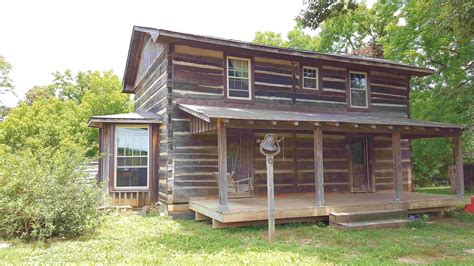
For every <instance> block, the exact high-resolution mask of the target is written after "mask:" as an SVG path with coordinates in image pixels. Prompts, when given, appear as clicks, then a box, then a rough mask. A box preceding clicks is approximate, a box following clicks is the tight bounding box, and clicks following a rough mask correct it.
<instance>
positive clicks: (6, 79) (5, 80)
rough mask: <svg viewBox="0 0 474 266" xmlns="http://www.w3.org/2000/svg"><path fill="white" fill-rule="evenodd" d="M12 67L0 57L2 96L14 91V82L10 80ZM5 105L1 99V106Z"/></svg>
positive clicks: (0, 89) (0, 91)
mask: <svg viewBox="0 0 474 266" xmlns="http://www.w3.org/2000/svg"><path fill="white" fill-rule="evenodd" d="M11 69H12V65H11V64H10V63H8V61H7V60H6V59H5V57H3V56H1V55H0V95H2V94H5V93H6V92H8V91H10V92H12V90H13V82H12V80H11V78H10V71H11ZM1 104H3V103H2V100H1V99H0V105H1Z"/></svg>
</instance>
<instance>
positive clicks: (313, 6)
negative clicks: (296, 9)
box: [296, 0, 358, 30]
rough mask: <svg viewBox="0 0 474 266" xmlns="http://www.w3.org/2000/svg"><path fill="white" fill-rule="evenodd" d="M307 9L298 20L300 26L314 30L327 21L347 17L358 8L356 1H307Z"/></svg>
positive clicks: (302, 11) (305, 2)
mask: <svg viewBox="0 0 474 266" xmlns="http://www.w3.org/2000/svg"><path fill="white" fill-rule="evenodd" d="M304 4H305V8H304V9H303V10H301V12H300V14H299V16H298V17H297V18H296V21H297V22H298V24H300V25H302V26H304V27H308V28H312V29H313V30H315V29H317V28H319V27H320V26H321V24H322V23H324V22H325V21H327V20H329V19H331V18H334V17H339V16H343V15H346V14H348V13H350V12H352V11H353V10H355V9H356V8H357V7H358V3H357V2H356V1H354V0H305V1H304Z"/></svg>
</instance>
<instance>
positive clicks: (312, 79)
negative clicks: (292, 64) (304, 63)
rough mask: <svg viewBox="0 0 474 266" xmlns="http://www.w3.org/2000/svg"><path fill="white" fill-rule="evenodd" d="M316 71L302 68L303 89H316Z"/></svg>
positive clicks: (310, 68)
mask: <svg viewBox="0 0 474 266" xmlns="http://www.w3.org/2000/svg"><path fill="white" fill-rule="evenodd" d="M318 87H319V86H318V69H317V68H315V67H303V89H307V90H317V89H318Z"/></svg>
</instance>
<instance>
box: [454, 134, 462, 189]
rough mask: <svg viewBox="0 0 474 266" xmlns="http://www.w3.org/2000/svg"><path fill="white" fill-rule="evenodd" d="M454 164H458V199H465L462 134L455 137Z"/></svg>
mask: <svg viewBox="0 0 474 266" xmlns="http://www.w3.org/2000/svg"><path fill="white" fill-rule="evenodd" d="M454 163H455V164H456V182H458V185H457V191H456V193H457V195H458V197H464V169H463V159H462V148H461V134H458V135H456V136H455V137H454Z"/></svg>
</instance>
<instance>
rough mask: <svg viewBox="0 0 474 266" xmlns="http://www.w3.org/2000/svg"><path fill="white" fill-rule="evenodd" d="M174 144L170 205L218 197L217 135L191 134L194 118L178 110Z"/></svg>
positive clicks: (174, 124)
mask: <svg viewBox="0 0 474 266" xmlns="http://www.w3.org/2000/svg"><path fill="white" fill-rule="evenodd" d="M171 116H172V118H171V119H172V129H173V134H172V142H171V145H172V147H171V149H170V150H169V151H168V155H169V158H168V161H169V162H171V163H172V164H173V172H172V175H169V179H168V191H169V193H170V200H169V203H170V204H180V203H187V202H188V201H189V198H190V197H206V196H217V181H216V179H215V177H214V175H213V173H214V172H217V170H218V167H217V135H216V132H215V131H211V132H207V133H201V134H194V135H193V134H192V133H191V132H190V121H191V117H190V115H188V114H187V113H185V112H183V111H181V110H178V109H177V108H175V109H174V110H173V112H172V115H171Z"/></svg>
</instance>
